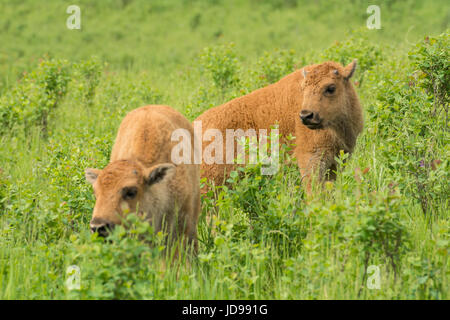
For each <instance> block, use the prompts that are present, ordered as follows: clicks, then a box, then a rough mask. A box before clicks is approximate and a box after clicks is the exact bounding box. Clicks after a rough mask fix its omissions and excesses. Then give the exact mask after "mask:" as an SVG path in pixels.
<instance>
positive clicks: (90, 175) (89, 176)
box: [84, 168, 101, 184]
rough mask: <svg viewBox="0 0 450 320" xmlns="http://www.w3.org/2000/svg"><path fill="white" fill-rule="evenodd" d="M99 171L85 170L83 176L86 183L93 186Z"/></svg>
mask: <svg viewBox="0 0 450 320" xmlns="http://www.w3.org/2000/svg"><path fill="white" fill-rule="evenodd" d="M100 171H101V170H98V169H91V168H87V169H86V170H84V176H85V177H86V180H87V182H89V183H90V184H94V182H95V180H97V177H98V175H99V174H100Z"/></svg>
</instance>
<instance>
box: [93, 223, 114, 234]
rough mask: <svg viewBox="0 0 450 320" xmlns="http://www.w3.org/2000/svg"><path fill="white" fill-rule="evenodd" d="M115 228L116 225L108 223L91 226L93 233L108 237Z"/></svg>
mask: <svg viewBox="0 0 450 320" xmlns="http://www.w3.org/2000/svg"><path fill="white" fill-rule="evenodd" d="M113 228H114V224H111V223H106V224H102V225H92V224H91V231H92V232H93V233H95V232H97V233H98V235H99V236H101V237H106V236H108V234H109V232H110V231H111V230H112V229H113Z"/></svg>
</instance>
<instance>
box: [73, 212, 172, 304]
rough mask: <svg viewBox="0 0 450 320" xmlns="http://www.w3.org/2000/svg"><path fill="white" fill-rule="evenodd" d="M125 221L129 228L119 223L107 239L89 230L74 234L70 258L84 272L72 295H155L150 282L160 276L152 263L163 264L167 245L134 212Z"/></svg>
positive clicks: (129, 297)
mask: <svg viewBox="0 0 450 320" xmlns="http://www.w3.org/2000/svg"><path fill="white" fill-rule="evenodd" d="M126 222H127V224H128V225H129V228H125V227H123V226H116V228H114V230H113V232H112V233H111V235H110V236H108V238H107V240H104V239H102V238H98V237H97V235H96V234H94V235H92V236H90V235H88V234H87V233H83V234H82V235H81V237H77V236H73V237H72V241H73V244H74V247H73V251H72V252H70V253H69V258H68V259H67V261H68V265H77V266H79V268H80V273H81V289H80V290H79V291H75V290H74V291H71V292H70V296H71V297H72V298H74V297H78V298H83V299H152V298H154V293H153V292H152V290H149V287H150V285H149V284H150V283H154V282H155V281H158V278H159V273H158V272H157V269H158V268H155V266H154V265H153V264H159V267H160V268H161V267H163V263H164V260H161V259H158V256H159V255H160V253H161V252H162V250H164V248H165V247H164V244H163V238H164V237H163V234H162V233H158V234H155V233H154V231H153V228H152V227H151V226H150V224H149V223H148V222H146V221H141V220H140V219H139V218H138V217H136V216H135V215H129V216H127V221H126ZM150 243H153V244H154V245H153V246H150V245H149V244H150ZM161 270H162V269H161Z"/></svg>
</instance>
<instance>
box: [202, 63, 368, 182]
mask: <svg viewBox="0 0 450 320" xmlns="http://www.w3.org/2000/svg"><path fill="white" fill-rule="evenodd" d="M355 68H356V60H355V61H353V62H352V63H350V64H349V65H348V66H346V67H343V66H341V65H340V64H338V63H335V62H331V61H330V62H325V63H322V64H317V65H311V66H306V67H304V68H303V69H300V70H297V71H295V72H293V73H291V74H289V75H287V76H286V77H284V78H282V79H281V80H280V81H278V82H276V83H274V84H272V85H269V86H267V87H265V88H262V89H258V90H256V91H254V92H251V93H249V94H247V95H245V96H243V97H239V98H236V99H233V100H231V101H229V102H227V103H225V104H223V105H221V106H217V107H214V108H212V109H209V110H207V111H206V112H204V113H203V114H202V115H200V116H199V117H198V118H197V119H196V121H201V123H202V131H203V132H205V131H206V130H208V129H211V128H214V129H219V130H220V131H221V132H222V133H223V134H225V131H226V129H238V128H240V129H242V130H248V129H255V130H258V129H267V130H270V127H271V126H273V125H274V124H275V123H278V124H279V133H280V134H281V135H282V137H287V136H288V135H290V134H292V135H294V136H295V141H294V142H295V144H296V149H295V150H294V152H295V156H296V158H297V161H298V166H299V168H300V171H301V174H302V177H305V178H306V179H305V180H306V181H307V187H308V189H309V187H310V183H309V182H310V177H311V172H312V171H318V173H319V176H320V177H321V178H329V179H333V178H334V174H333V172H332V171H333V170H335V167H336V161H335V157H336V156H337V155H338V154H339V150H343V151H344V152H347V153H351V152H352V151H353V149H354V147H355V143H356V138H357V136H358V134H359V133H360V132H361V131H362V128H363V116H362V109H361V106H360V104H359V101H358V97H357V95H356V92H355V89H354V87H353V84H352V83H351V81H350V78H351V77H352V75H353V73H354V71H355ZM207 147H208V144H205V143H203V149H205V148H207ZM233 168H234V165H233V164H207V163H205V162H202V165H201V175H202V177H206V178H208V179H209V180H211V181H213V182H214V183H215V184H216V185H220V184H223V182H224V178H225V173H228V172H230V170H232V169H233Z"/></svg>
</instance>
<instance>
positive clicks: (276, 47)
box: [0, 0, 450, 299]
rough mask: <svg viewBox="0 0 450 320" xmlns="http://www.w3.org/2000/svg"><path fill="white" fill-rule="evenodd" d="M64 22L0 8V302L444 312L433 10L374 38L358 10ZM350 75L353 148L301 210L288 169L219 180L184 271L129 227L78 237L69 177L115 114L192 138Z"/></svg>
mask: <svg viewBox="0 0 450 320" xmlns="http://www.w3.org/2000/svg"><path fill="white" fill-rule="evenodd" d="M71 4H73V3H68V2H66V1H31V0H28V1H13V0H6V1H2V2H1V3H0V12H1V19H0V44H1V45H0V122H1V127H0V298H3V299H25V298H31V299H33V298H34V299H38V298H43V299H55V298H56V299H66V298H82V299H95V298H103V299H108V298H131V299H178V298H183V299H191V298H192V299H229V298H230V299H347V298H349V299H357V298H364V299H382V298H385V299H408V298H412V299H448V295H449V289H448V276H449V267H448V263H447V260H448V252H449V246H448V245H449V216H448V211H449V210H448V198H449V197H448V195H449V184H448V181H449V168H448V158H449V147H448V146H449V144H448V142H449V134H448V119H447V114H448V91H449V90H448V89H449V87H448V85H449V69H448V64H449V51H450V50H449V33H448V24H449V17H450V11H449V5H448V3H447V1H437V0H435V1H409V0H403V1H380V2H379V5H380V8H381V23H382V24H381V26H382V28H381V29H380V30H367V28H366V27H365V26H366V19H367V18H368V16H369V14H368V13H367V12H366V9H367V7H368V5H370V4H372V3H369V2H368V1H358V0H353V1H322V0H316V1H300V0H271V1H256V0H248V1H237V0H231V1H225V0H214V1H213V0H211V1H206V0H197V1H195V0H184V1H181V0H180V1H175V0H171V1H162V0H152V1H143V0H142V1H139V0H104V1H96V2H93V1H78V3H77V5H79V6H80V7H81V25H82V29H81V30H69V29H67V28H66V19H67V18H68V16H69V15H68V14H67V13H66V9H67V6H68V5H71ZM353 58H358V61H359V68H358V72H357V74H356V76H355V85H356V87H357V90H358V94H359V96H360V99H361V102H362V105H363V107H364V109H365V130H364V133H363V134H362V136H361V137H360V138H359V141H358V147H357V150H356V151H355V153H354V155H353V156H352V157H351V158H350V159H349V160H348V161H347V162H345V163H344V162H343V160H345V159H343V158H345V156H342V157H341V158H340V160H339V161H342V162H343V163H342V166H341V168H340V173H339V178H338V180H337V181H336V182H335V183H329V184H327V185H326V186H325V190H324V191H323V192H321V193H319V192H318V193H317V195H316V196H315V197H314V198H307V197H305V196H304V195H303V192H302V190H301V188H300V178H299V174H298V170H297V168H296V166H295V165H294V166H282V167H281V168H280V171H279V172H278V174H276V175H275V176H271V177H267V176H261V175H260V174H259V168H258V167H256V168H247V169H245V170H243V172H242V173H241V176H240V178H239V179H238V175H237V174H233V175H232V176H231V177H230V183H231V184H232V186H233V188H231V189H228V188H217V189H216V190H214V192H210V193H209V194H208V195H207V197H205V198H204V199H203V213H202V217H201V219H200V225H199V238H200V241H201V244H200V250H199V251H200V252H199V256H198V258H196V259H194V260H193V261H191V262H190V263H189V264H186V263H185V262H184V261H181V262H179V263H175V264H171V263H170V262H168V261H165V260H166V259H167V258H165V257H163V256H162V254H161V252H162V248H163V247H164V245H163V243H161V235H160V234H157V235H154V234H152V232H151V230H150V229H151V228H150V227H149V226H148V224H146V223H142V222H139V221H134V220H133V221H132V222H133V224H134V225H135V227H134V228H132V229H131V230H124V229H121V228H117V230H116V232H115V233H114V234H113V236H112V237H113V240H114V241H112V242H108V243H104V242H103V241H102V240H101V239H97V238H96V236H95V235H90V233H89V230H88V222H89V219H90V215H91V211H92V207H93V204H94V199H93V195H92V191H91V188H90V186H89V185H88V184H86V183H85V181H84V169H85V168H86V167H100V168H101V167H103V166H105V165H106V164H107V162H108V158H109V153H110V150H111V147H112V142H113V139H114V137H115V134H116V130H117V128H118V125H119V124H120V121H121V119H122V118H123V116H124V115H125V114H126V113H127V112H128V111H130V110H132V109H134V108H137V107H139V106H141V105H144V104H150V103H162V104H168V105H171V106H173V107H175V108H176V109H178V110H180V111H181V112H182V113H183V114H184V115H186V117H187V118H188V119H190V120H193V119H194V118H195V117H196V116H197V115H198V114H200V113H201V112H203V111H204V110H206V109H208V108H210V107H213V106H215V105H218V104H221V103H223V102H225V101H228V100H230V99H232V98H234V97H237V96H240V95H243V94H245V93H248V92H251V91H252V90H255V89H256V88H259V87H262V86H264V85H267V84H269V83H271V82H274V81H276V80H278V79H279V78H280V77H282V76H283V75H285V74H288V73H290V72H292V71H293V70H295V69H296V68H299V67H301V66H303V65H306V64H311V63H317V62H322V61H324V60H328V59H331V60H336V61H339V62H341V63H348V62H350V61H351V60H352V59H353ZM288 148H289V146H285V149H288ZM283 157H285V158H287V159H283V160H289V161H290V160H291V159H289V158H290V157H289V155H288V153H287V152H283ZM142 236H145V237H148V238H149V239H148V240H149V241H153V242H156V243H159V244H157V245H154V246H151V247H149V246H148V245H146V243H145V242H142V240H141V239H142ZM70 265H77V266H79V267H80V270H81V289H80V290H72V291H69V290H68V289H67V286H66V283H65V282H66V280H67V278H68V277H69V278H70V275H67V274H66V270H67V267H68V266H70ZM186 265H188V266H186ZM371 265H375V266H378V267H379V270H380V277H381V282H380V288H379V289H369V288H368V283H371V281H373V276H374V275H373V274H372V272H373V271H368V267H369V266H371ZM369 270H372V269H369ZM369 287H370V285H369Z"/></svg>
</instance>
